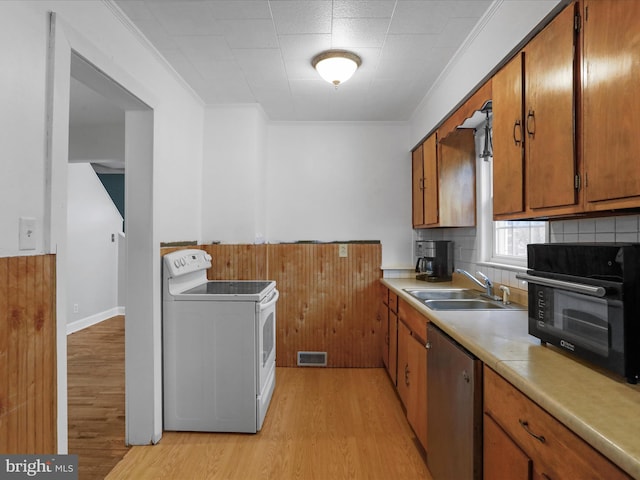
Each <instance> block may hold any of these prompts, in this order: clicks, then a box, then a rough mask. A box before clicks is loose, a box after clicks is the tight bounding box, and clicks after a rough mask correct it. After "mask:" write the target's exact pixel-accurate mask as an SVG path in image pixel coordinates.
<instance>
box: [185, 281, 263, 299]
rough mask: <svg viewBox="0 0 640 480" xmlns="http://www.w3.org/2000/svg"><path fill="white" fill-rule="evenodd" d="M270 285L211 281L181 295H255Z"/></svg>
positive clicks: (250, 282)
mask: <svg viewBox="0 0 640 480" xmlns="http://www.w3.org/2000/svg"><path fill="white" fill-rule="evenodd" d="M270 284H271V282H270V281H251V280H248V281H243V280H238V281H228V280H212V281H208V282H207V283H203V284H202V285H198V286H197V287H194V288H191V289H189V290H185V291H184V292H182V293H183V294H192V295H257V294H259V293H261V292H262V291H263V290H264V289H265V288H267V287H268V286H269V285H270Z"/></svg>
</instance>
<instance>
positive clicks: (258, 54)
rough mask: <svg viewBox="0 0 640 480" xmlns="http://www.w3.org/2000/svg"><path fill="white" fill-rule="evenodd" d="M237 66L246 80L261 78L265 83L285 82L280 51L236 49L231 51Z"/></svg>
mask: <svg viewBox="0 0 640 480" xmlns="http://www.w3.org/2000/svg"><path fill="white" fill-rule="evenodd" d="M233 52H234V54H235V56H236V60H237V62H238V65H239V66H240V68H241V69H242V71H243V72H244V74H245V76H246V77H247V79H250V80H252V79H255V78H259V79H260V78H261V79H263V80H265V81H274V80H276V81H281V82H286V81H287V74H286V70H285V68H284V63H283V61H282V56H281V55H280V50H278V49H276V48H272V49H250V48H247V49H237V50H233Z"/></svg>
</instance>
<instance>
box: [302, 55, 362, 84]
mask: <svg viewBox="0 0 640 480" xmlns="http://www.w3.org/2000/svg"><path fill="white" fill-rule="evenodd" d="M361 64H362V60H361V59H360V57H359V56H358V55H356V54H355V53H351V52H347V51H345V50H327V51H326V52H322V53H319V54H318V55H316V56H315V57H313V60H311V65H313V68H315V69H316V70H317V71H318V73H319V74H320V76H321V77H322V78H324V79H325V80H326V81H327V82H329V83H331V84H333V85H335V87H336V88H338V85H340V84H341V83H344V82H346V81H347V80H349V79H350V78H351V75H353V74H354V72H355V71H356V70H357V69H358V67H359V66H360V65H361Z"/></svg>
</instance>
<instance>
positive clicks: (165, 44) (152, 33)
mask: <svg viewBox="0 0 640 480" xmlns="http://www.w3.org/2000/svg"><path fill="white" fill-rule="evenodd" d="M136 26H137V27H138V29H139V30H140V31H141V32H142V33H143V34H144V36H145V37H147V39H148V40H149V41H150V42H151V44H152V45H153V46H154V47H155V48H156V49H157V50H160V51H162V50H164V49H170V48H176V42H175V40H174V38H173V37H172V36H171V35H169V34H168V33H167V31H166V30H165V29H164V28H162V26H161V25H160V24H159V23H158V21H157V20H155V19H153V18H152V19H144V20H136Z"/></svg>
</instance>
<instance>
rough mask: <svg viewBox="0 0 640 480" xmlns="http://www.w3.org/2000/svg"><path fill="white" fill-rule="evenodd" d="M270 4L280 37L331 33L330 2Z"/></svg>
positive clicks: (297, 0) (308, 0)
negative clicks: (296, 34) (297, 34)
mask: <svg viewBox="0 0 640 480" xmlns="http://www.w3.org/2000/svg"><path fill="white" fill-rule="evenodd" d="M269 3H270V5H271V12H272V14H273V21H274V23H275V25H276V31H277V32H278V35H288V34H295V33H331V1H330V0H329V1H326V0H306V1H301V0H294V1H292V0H275V1H270V2H269Z"/></svg>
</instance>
